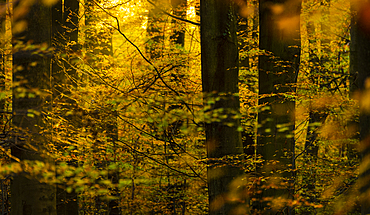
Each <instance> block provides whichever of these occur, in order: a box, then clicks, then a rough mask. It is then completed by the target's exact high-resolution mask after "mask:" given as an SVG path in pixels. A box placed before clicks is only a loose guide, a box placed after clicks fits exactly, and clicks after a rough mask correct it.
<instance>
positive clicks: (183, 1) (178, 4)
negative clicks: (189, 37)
mask: <svg viewBox="0 0 370 215" xmlns="http://www.w3.org/2000/svg"><path fill="white" fill-rule="evenodd" d="M171 4H172V9H173V15H175V16H177V17H180V18H185V17H186V5H187V0H171ZM172 23H173V24H174V29H175V30H174V33H173V34H172V36H171V39H172V40H173V41H174V42H175V44H178V45H180V46H182V47H184V45H185V26H184V27H182V26H181V24H182V22H181V21H179V20H176V19H173V20H172Z"/></svg>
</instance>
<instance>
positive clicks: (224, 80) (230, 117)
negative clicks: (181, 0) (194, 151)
mask: <svg viewBox="0 0 370 215" xmlns="http://www.w3.org/2000/svg"><path fill="white" fill-rule="evenodd" d="M236 21H237V20H236V16H235V8H234V3H233V1H230V0H215V1H207V0H202V1H201V51H202V57H201V61H202V85H203V92H204V103H205V105H206V106H207V104H210V107H209V109H207V110H205V113H204V114H205V115H206V116H209V115H212V113H214V114H216V113H217V112H218V113H219V114H220V115H224V116H225V118H224V119H217V120H212V121H209V122H207V123H206V125H205V131H206V145H207V156H208V159H209V167H208V173H207V174H208V194H209V204H210V214H244V213H247V212H246V208H245V207H243V204H242V203H243V200H244V199H245V197H244V196H242V195H241V194H242V191H241V190H239V189H243V188H238V187H237V186H239V185H240V187H243V186H242V185H241V184H238V183H237V182H238V180H240V177H242V174H243V172H242V171H241V170H240V169H239V168H238V167H237V166H234V165H233V164H232V163H231V161H234V162H235V161H236V160H238V159H239V158H240V157H237V156H238V155H241V154H242V153H243V145H242V141H241V133H240V131H239V127H240V120H239V118H237V117H236V116H238V115H239V109H240V104H239V96H238V92H239V89H238V70H239V69H238V61H239V57H238V44H237V38H236ZM212 100H213V101H214V102H212ZM226 156H230V157H233V158H229V160H227V159H226V158H225V157H226ZM221 158H224V160H223V161H222V160H221ZM235 185H236V186H235ZM244 206H245V205H244Z"/></svg>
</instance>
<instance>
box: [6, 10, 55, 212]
mask: <svg viewBox="0 0 370 215" xmlns="http://www.w3.org/2000/svg"><path fill="white" fill-rule="evenodd" d="M17 9H18V8H17V7H15V8H14V10H17ZM29 9H30V10H29V13H28V14H27V15H26V16H25V17H24V20H25V21H27V28H26V29H25V30H24V31H23V32H21V33H16V34H13V40H14V41H15V40H18V41H22V42H24V43H26V42H28V41H29V42H32V44H35V45H41V44H46V45H47V46H49V47H50V45H51V20H50V19H51V8H50V7H46V6H44V5H42V4H41V3H35V4H34V5H32V6H30V8H29ZM40 29H42V31H40ZM34 51H37V50H31V51H18V52H16V53H14V54H13V68H14V74H13V81H14V83H18V84H20V85H19V86H18V87H17V88H15V89H14V91H13V112H14V118H13V124H14V126H16V127H17V128H19V130H20V131H21V132H22V133H19V136H18V137H15V138H16V139H15V140H16V143H19V144H17V145H16V146H14V147H13V148H12V155H13V156H14V157H17V158H19V159H20V161H21V162H23V161H27V160H31V161H40V162H44V163H52V161H50V158H47V157H46V155H45V154H44V153H43V152H44V150H45V145H44V144H43V143H45V142H48V140H47V139H46V138H45V137H44V136H43V134H42V133H41V128H40V127H42V126H43V122H42V118H43V116H44V113H43V111H44V110H45V109H46V108H47V106H46V105H48V104H49V102H50V99H49V97H48V95H47V96H41V95H37V94H36V95H35V97H32V96H28V95H27V94H29V93H31V92H32V90H34V89H38V91H39V92H42V93H46V91H48V90H50V72H51V71H50V63H51V57H50V55H51V54H50V53H47V52H46V53H42V55H39V54H35V53H33V52H34ZM34 62H36V63H37V65H31V64H32V63H34ZM20 66H22V67H23V68H21V67H20ZM22 80H27V81H26V82H25V81H22ZM22 89H25V90H26V96H23V95H22ZM30 109H32V110H35V111H38V112H39V113H40V114H39V115H37V114H35V115H34V116H33V117H30V116H29V113H30V112H29V110H30ZM51 165H53V164H51ZM11 192H12V193H11V195H12V198H11V199H12V202H11V204H12V211H11V214H14V215H26V214H38V215H43V214H45V215H55V214H56V197H55V193H56V188H55V186H54V185H50V184H45V183H40V182H39V180H38V179H37V178H33V177H31V175H28V174H27V173H25V172H24V173H20V174H18V175H15V176H14V179H13V182H12V185H11Z"/></svg>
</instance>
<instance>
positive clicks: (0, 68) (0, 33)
mask: <svg viewBox="0 0 370 215" xmlns="http://www.w3.org/2000/svg"><path fill="white" fill-rule="evenodd" d="M0 6H1V7H2V8H5V10H4V11H3V12H0V38H1V39H2V44H1V49H0V92H2V93H4V92H5V62H6V56H5V49H6V43H5V20H6V11H7V10H6V8H7V7H6V0H1V1H0ZM0 111H4V112H5V98H2V99H1V100H0ZM4 118H5V113H1V114H0V125H1V126H5V125H4V124H3V123H4Z"/></svg>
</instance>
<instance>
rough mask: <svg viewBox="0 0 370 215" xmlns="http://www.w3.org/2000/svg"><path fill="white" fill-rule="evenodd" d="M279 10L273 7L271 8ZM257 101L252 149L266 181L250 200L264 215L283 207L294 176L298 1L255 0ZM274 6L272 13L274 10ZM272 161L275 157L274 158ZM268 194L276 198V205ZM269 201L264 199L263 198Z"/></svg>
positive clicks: (290, 195) (298, 33)
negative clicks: (255, 199)
mask: <svg viewBox="0 0 370 215" xmlns="http://www.w3.org/2000/svg"><path fill="white" fill-rule="evenodd" d="M274 7H275V8H280V9H282V11H280V12H276V10H274V9H275V8H274ZM259 8H260V9H259V16H260V40H259V46H260V49H261V50H265V51H266V54H263V55H260V57H259V62H258V68H259V98H260V99H259V101H258V103H259V105H261V106H262V107H261V110H260V112H259V115H258V124H259V126H260V127H259V129H258V139H257V154H258V155H261V156H262V159H263V160H264V162H263V166H262V168H259V172H260V174H261V176H262V177H263V178H264V179H267V181H266V183H264V185H263V186H261V187H260V188H259V189H262V193H261V196H260V199H259V201H260V202H256V203H255V204H256V205H257V209H258V210H259V212H262V213H263V214H275V213H278V212H282V211H284V213H287V214H292V213H293V211H292V210H291V209H290V208H289V207H288V206H287V204H286V203H287V202H286V201H288V200H289V199H292V198H293V192H294V190H293V186H292V184H293V183H292V180H293V176H294V172H293V170H294V168H295V163H294V127H295V122H294V114H295V113H294V112H295V101H294V99H293V98H292V96H293V95H294V93H295V87H294V83H296V81H297V76H298V69H299V60H300V18H299V15H300V9H301V2H300V1H288V0H285V1H278V0H260V4H259ZM274 11H275V13H274ZM275 161H276V162H275ZM269 198H272V199H274V200H276V199H277V198H281V199H280V203H279V204H273V203H272V202H270V203H271V204H270V206H268V205H267V203H268V202H267V201H266V200H268V199H269ZM268 201H269V200H268Z"/></svg>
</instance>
